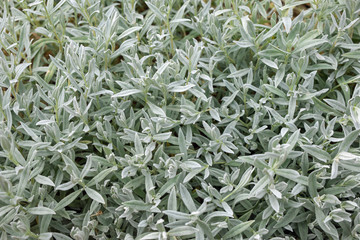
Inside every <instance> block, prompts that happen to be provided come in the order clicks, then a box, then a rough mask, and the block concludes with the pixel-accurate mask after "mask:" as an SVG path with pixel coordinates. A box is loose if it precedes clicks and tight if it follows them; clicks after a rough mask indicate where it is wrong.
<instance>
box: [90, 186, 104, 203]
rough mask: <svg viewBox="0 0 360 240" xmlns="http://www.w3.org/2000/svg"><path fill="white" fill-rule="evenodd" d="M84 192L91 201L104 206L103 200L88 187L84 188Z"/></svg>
mask: <svg viewBox="0 0 360 240" xmlns="http://www.w3.org/2000/svg"><path fill="white" fill-rule="evenodd" d="M85 192H86V193H87V195H88V196H89V197H90V198H91V199H92V200H94V201H97V202H99V203H102V204H105V200H104V198H103V197H102V196H101V195H100V193H98V192H97V191H95V190H93V189H91V188H89V187H85Z"/></svg>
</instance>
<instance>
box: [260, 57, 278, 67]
mask: <svg viewBox="0 0 360 240" xmlns="http://www.w3.org/2000/svg"><path fill="white" fill-rule="evenodd" d="M261 61H262V62H263V63H265V64H266V65H268V66H269V67H271V68H275V69H279V67H278V66H277V64H276V63H275V62H274V61H271V60H269V59H266V58H263V59H261Z"/></svg>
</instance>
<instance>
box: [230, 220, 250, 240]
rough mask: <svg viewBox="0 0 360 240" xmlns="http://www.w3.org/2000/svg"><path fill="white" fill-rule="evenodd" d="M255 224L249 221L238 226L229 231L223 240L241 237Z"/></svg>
mask: <svg viewBox="0 0 360 240" xmlns="http://www.w3.org/2000/svg"><path fill="white" fill-rule="evenodd" d="M253 223H254V221H253V220H252V221H247V222H242V223H240V224H238V225H236V226H235V227H233V228H231V229H230V231H228V232H227V233H226V234H225V235H224V236H223V238H224V239H229V238H230V239H231V238H233V237H236V236H239V235H240V234H241V233H242V232H244V231H245V230H246V229H248V228H249V227H250V226H251V225H252V224H253Z"/></svg>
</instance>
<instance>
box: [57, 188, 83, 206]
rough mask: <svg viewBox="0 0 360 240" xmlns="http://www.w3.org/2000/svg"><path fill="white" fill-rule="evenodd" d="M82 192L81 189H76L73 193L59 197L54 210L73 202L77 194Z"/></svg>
mask: <svg viewBox="0 0 360 240" xmlns="http://www.w3.org/2000/svg"><path fill="white" fill-rule="evenodd" d="M81 192H82V190H81V189H80V190H77V191H75V192H73V193H70V194H69V195H67V196H66V197H64V198H63V199H61V201H60V202H58V203H57V204H56V206H55V208H54V211H58V210H60V209H62V208H64V207H66V206H68V205H69V204H71V203H72V202H74V200H75V199H76V198H77V197H78V196H79V194H80V193H81Z"/></svg>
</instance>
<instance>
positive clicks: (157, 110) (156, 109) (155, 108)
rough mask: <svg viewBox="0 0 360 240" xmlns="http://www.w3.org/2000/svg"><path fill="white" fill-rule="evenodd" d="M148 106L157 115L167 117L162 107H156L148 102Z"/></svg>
mask: <svg viewBox="0 0 360 240" xmlns="http://www.w3.org/2000/svg"><path fill="white" fill-rule="evenodd" d="M148 105H149V107H150V110H151V111H152V112H153V113H155V114H156V115H159V116H161V117H166V114H165V112H164V110H162V109H161V108H160V107H158V106H156V105H155V104H153V103H151V102H148Z"/></svg>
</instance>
